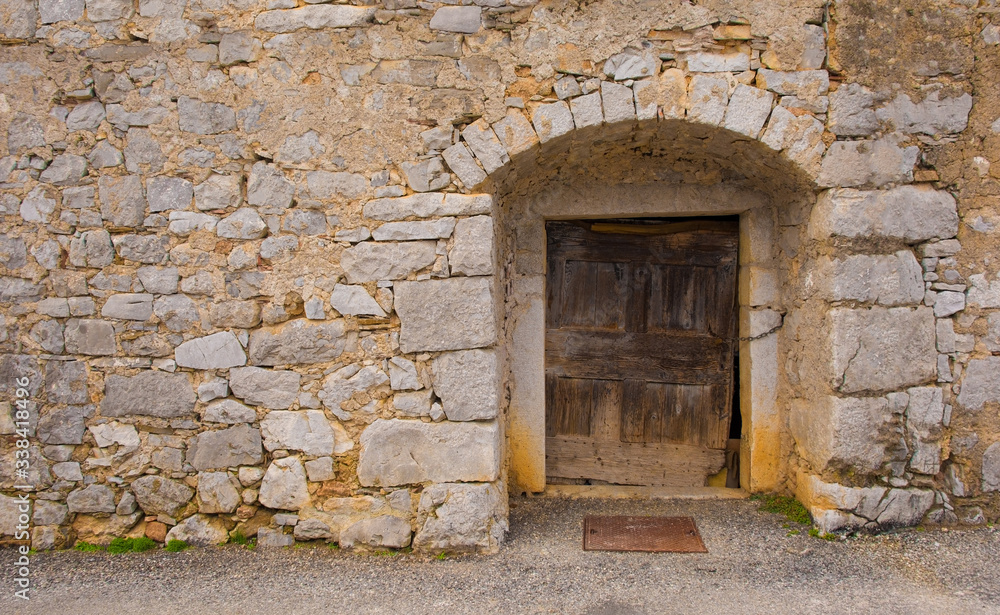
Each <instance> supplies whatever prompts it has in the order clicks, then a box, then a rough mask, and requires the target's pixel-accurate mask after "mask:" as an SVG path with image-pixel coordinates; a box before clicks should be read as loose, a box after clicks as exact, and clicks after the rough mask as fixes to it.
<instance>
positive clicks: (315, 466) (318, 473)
mask: <svg viewBox="0 0 1000 615" xmlns="http://www.w3.org/2000/svg"><path fill="white" fill-rule="evenodd" d="M305 467H306V476H308V477H309V480H310V481H312V482H317V483H321V482H323V481H327V480H333V479H335V478H337V473H336V472H335V471H334V469H333V457H320V458H318V459H312V460H310V461H307V462H306V463H305Z"/></svg>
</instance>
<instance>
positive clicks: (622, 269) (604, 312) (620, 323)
mask: <svg viewBox="0 0 1000 615" xmlns="http://www.w3.org/2000/svg"><path fill="white" fill-rule="evenodd" d="M628 269H629V265H628V263H597V280H596V282H597V284H596V288H595V296H594V327H596V328H599V329H624V328H625V302H626V300H627V298H628V286H629V275H628V273H629V271H628Z"/></svg>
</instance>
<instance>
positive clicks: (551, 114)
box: [445, 79, 655, 182]
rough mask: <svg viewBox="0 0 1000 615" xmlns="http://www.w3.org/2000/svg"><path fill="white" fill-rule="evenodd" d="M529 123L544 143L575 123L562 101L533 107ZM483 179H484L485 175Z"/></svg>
mask: <svg viewBox="0 0 1000 615" xmlns="http://www.w3.org/2000/svg"><path fill="white" fill-rule="evenodd" d="M573 83H574V84H575V83H576V80H575V79H574V80H573ZM654 104H655V103H654ZM531 123H532V125H533V126H534V127H535V132H536V133H537V135H538V140H539V141H540V142H542V143H546V142H548V141H551V140H552V139H555V138H556V137H561V136H562V135H564V134H567V133H569V132H572V130H573V128H574V127H575V124H574V123H573V113H572V112H571V111H570V110H569V105H567V104H566V103H565V102H563V101H559V102H554V103H549V104H546V105H539V106H537V107H535V112H534V115H532V117H531ZM445 154H446V155H445V159H446V160H447V158H448V156H447V150H446V151H445ZM449 164H450V163H449ZM483 179H485V176H484V177H483ZM463 182H464V180H463Z"/></svg>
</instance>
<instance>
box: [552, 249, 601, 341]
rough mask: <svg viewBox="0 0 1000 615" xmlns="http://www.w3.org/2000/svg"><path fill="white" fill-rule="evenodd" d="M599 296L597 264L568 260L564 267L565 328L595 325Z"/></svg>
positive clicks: (563, 321)
mask: <svg viewBox="0 0 1000 615" xmlns="http://www.w3.org/2000/svg"><path fill="white" fill-rule="evenodd" d="M596 295H597V263H594V262H590V261H571V260H567V261H566V262H565V265H564V266H563V281H562V310H561V311H562V315H561V316H562V317H561V322H560V325H561V326H563V327H583V326H593V325H594V312H595V308H594V299H595V297H596Z"/></svg>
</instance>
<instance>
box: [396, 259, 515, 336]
mask: <svg viewBox="0 0 1000 615" xmlns="http://www.w3.org/2000/svg"><path fill="white" fill-rule="evenodd" d="M395 290H396V298H395V308H396V313H397V314H399V321H400V333H399V347H400V349H401V350H402V351H403V352H404V353H411V352H420V351H426V350H462V349H466V348H481V347H483V346H489V345H491V344H493V343H495V342H496V339H497V324H496V316H495V313H494V310H495V307H494V300H493V278H492V277H475V278H450V279H447V280H425V281H422V282H399V283H397V284H396V286H395Z"/></svg>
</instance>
